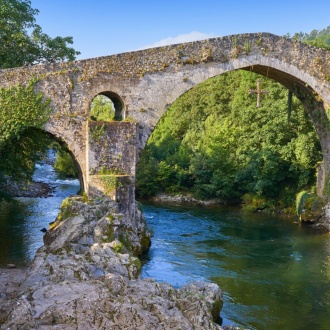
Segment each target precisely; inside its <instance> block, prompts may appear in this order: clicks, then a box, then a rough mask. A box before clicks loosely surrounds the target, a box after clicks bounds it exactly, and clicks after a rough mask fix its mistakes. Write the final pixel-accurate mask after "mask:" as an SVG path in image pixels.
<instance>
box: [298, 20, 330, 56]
mask: <svg viewBox="0 0 330 330" xmlns="http://www.w3.org/2000/svg"><path fill="white" fill-rule="evenodd" d="M292 38H293V39H294V40H299V41H302V42H304V43H306V44H309V45H312V46H315V47H319V48H324V49H328V50H330V26H328V27H327V28H325V29H323V30H320V31H318V30H312V31H311V32H310V33H303V32H300V33H295V34H294V36H293V37H292Z"/></svg>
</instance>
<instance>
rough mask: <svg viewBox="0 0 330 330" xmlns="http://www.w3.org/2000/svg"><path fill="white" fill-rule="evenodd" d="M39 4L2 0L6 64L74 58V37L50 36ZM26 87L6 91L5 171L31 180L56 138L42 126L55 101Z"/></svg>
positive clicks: (2, 102)
mask: <svg viewBox="0 0 330 330" xmlns="http://www.w3.org/2000/svg"><path fill="white" fill-rule="evenodd" d="M37 14H38V10H37V9H33V8H31V2H30V1H28V0H1V1H0V69H6V68H13V67H18V66H27V65H33V64H38V63H44V62H58V61H65V60H74V59H75V58H76V55H78V54H79V52H77V51H75V50H74V49H73V48H71V47H69V45H70V44H72V43H73V40H72V38H71V37H64V38H62V37H55V38H50V37H49V36H48V35H47V34H45V33H43V32H42V29H41V27H40V26H39V25H37V24H36V20H35V16H36V15H37ZM35 83H36V81H35V80H32V81H30V82H29V83H28V84H27V85H26V86H21V85H18V86H15V87H11V88H9V89H1V90H0V157H1V165H0V176H3V175H9V176H12V177H13V178H14V179H16V180H18V179H24V180H29V179H30V178H31V175H32V173H33V169H34V164H35V162H36V161H37V160H38V159H40V158H42V157H43V153H44V152H45V151H46V150H47V147H46V146H48V147H49V144H50V140H49V137H48V136H47V135H45V134H41V133H40V130H38V129H42V128H43V126H44V124H45V123H46V121H47V120H48V117H49V114H50V110H51V109H50V107H49V104H50V100H44V99H43V96H42V95H41V94H40V93H36V92H35V90H34V87H35Z"/></svg>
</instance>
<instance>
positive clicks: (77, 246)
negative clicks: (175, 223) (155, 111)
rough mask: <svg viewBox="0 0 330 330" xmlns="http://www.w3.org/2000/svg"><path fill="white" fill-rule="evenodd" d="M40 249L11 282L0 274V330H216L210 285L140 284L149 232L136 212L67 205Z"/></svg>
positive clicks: (99, 204) (105, 205)
mask: <svg viewBox="0 0 330 330" xmlns="http://www.w3.org/2000/svg"><path fill="white" fill-rule="evenodd" d="M44 243H45V245H44V246H43V247H41V248H40V249H39V250H38V251H37V253H36V256H35V258H34V260H33V262H32V265H31V266H30V267H29V269H28V270H27V271H26V273H25V272H22V273H20V272H19V270H13V272H12V274H16V277H14V278H16V279H15V281H13V282H12V283H11V284H8V281H9V278H10V271H12V270H8V271H5V272H4V273H3V274H4V275H3V276H2V277H3V283H4V286H5V289H3V288H2V291H3V292H0V297H1V306H4V307H3V308H4V310H3V311H2V315H1V319H0V323H1V324H2V326H1V329H18V328H22V329H23V328H25V329H32V328H33V329H39V328H40V329H41V328H42V329H50V328H53V327H55V326H56V327H57V329H73V328H72V326H73V325H74V328H77V327H78V328H79V329H118V330H119V329H138V328H139V329H179V328H181V329H193V328H194V329H200V330H202V329H222V328H221V327H220V326H219V325H218V324H216V323H214V321H213V319H214V318H217V317H218V316H219V312H220V308H221V306H222V298H221V290H220V288H219V287H218V286H217V285H216V284H212V283H201V282H198V283H191V284H189V285H187V286H184V287H182V288H180V289H174V288H173V287H172V286H170V285H168V284H166V283H157V282H156V281H154V280H153V279H141V278H140V269H141V262H140V260H139V259H138V258H137V256H138V255H141V253H143V251H144V250H145V249H147V248H148V247H149V244H150V234H149V233H148V231H147V229H146V224H145V222H144V219H143V218H142V214H141V212H140V211H139V210H138V208H136V215H135V217H134V219H133V221H132V219H129V218H128V217H126V216H125V215H124V214H120V213H119V212H118V206H117V204H116V203H115V202H113V201H111V200H110V199H109V198H107V197H105V196H104V197H102V198H99V199H96V200H94V201H88V203H85V202H84V201H83V199H82V198H81V197H76V198H70V199H67V200H66V201H65V202H64V203H63V205H62V207H61V212H60V214H59V216H58V217H57V220H56V221H55V223H54V224H53V225H52V228H51V229H50V230H48V232H47V233H46V234H45V236H44ZM24 274H27V276H26V278H24V276H25V275H24ZM20 276H21V277H20ZM20 280H22V282H21V283H19V282H20ZM6 287H7V288H8V289H6ZM14 288H16V290H14V291H11V290H13V289H14ZM6 290H7V291H6ZM8 290H9V291H8ZM6 292H7V293H6ZM9 293H10V294H9Z"/></svg>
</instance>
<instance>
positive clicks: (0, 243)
mask: <svg viewBox="0 0 330 330" xmlns="http://www.w3.org/2000/svg"><path fill="white" fill-rule="evenodd" d="M33 178H34V180H35V181H42V182H46V183H49V184H51V185H53V186H55V187H56V188H55V191H54V194H53V196H52V197H48V198H27V197H20V198H15V200H14V201H13V202H10V203H8V202H2V203H0V267H4V266H6V265H7V264H8V263H14V264H16V265H17V266H26V265H28V264H29V263H31V261H32V260H33V258H34V255H35V253H36V251H37V249H38V248H39V247H41V246H42V245H43V240H42V237H43V235H44V234H43V232H41V231H40V230H41V229H43V228H48V226H49V223H50V222H52V221H54V220H55V218H56V216H57V214H58V212H59V209H60V206H61V204H62V201H63V199H64V198H66V197H68V196H70V195H72V194H76V193H77V191H78V190H79V187H80V184H79V180H76V179H61V178H60V177H59V175H58V174H57V173H56V172H55V171H54V168H53V166H51V165H49V164H38V165H37V166H36V169H35V172H34V176H33Z"/></svg>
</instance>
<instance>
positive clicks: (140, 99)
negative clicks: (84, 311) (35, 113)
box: [0, 33, 330, 214]
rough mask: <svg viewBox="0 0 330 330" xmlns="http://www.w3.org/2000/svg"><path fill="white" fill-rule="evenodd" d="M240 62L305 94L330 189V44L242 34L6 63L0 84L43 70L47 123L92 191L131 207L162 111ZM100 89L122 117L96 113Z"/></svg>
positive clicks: (323, 187) (322, 182) (323, 186)
mask: <svg viewBox="0 0 330 330" xmlns="http://www.w3.org/2000/svg"><path fill="white" fill-rule="evenodd" d="M233 70H248V71H250V72H256V73H259V74H261V75H264V76H266V77H268V78H272V79H274V80H275V81H277V82H279V83H281V84H283V85H284V86H285V87H286V88H287V89H288V90H290V91H291V92H292V93H294V94H295V95H296V96H297V97H298V98H299V99H300V100H301V102H302V103H303V104H304V107H305V111H306V113H307V114H308V115H309V116H310V118H311V120H312V122H313V124H314V127H315V130H316V132H317V134H318V136H319V139H320V143H321V146H322V152H323V164H322V166H321V167H320V171H319V178H318V183H317V186H318V193H319V194H320V195H322V194H324V193H325V192H326V194H329V192H330V189H329V187H330V185H329V178H330V130H329V128H330V122H329V114H330V51H326V50H322V49H319V48H315V47H312V46H308V45H305V44H303V43H300V42H297V41H293V40H291V39H288V38H285V37H279V36H275V35H272V34H269V33H253V34H240V35H232V36H226V37H220V38H213V39H207V40H203V41H196V42H191V43H185V44H179V45H171V46H166V47H159V48H152V49H146V50H141V51H136V52H128V53H123V54H117V55H112V56H106V57H99V58H93V59H87V60H81V61H75V62H67V63H59V64H49V65H37V66H32V67H24V68H16V69H8V70H2V71H0V87H1V88H8V87H10V86H12V85H17V84H23V85H24V84H26V83H27V82H28V81H29V80H31V79H32V78H35V77H37V78H38V79H39V81H38V83H37V87H36V89H37V90H38V91H40V92H42V93H43V95H44V96H45V97H48V98H50V99H51V106H52V109H53V112H52V114H51V117H50V118H49V121H48V123H47V125H46V127H45V130H46V131H47V132H49V133H51V134H53V135H54V137H55V138H57V139H58V140H60V141H62V142H63V143H65V144H66V145H67V147H68V149H69V151H70V152H71V154H72V155H73V157H74V159H75V160H76V163H77V164H78V167H79V169H80V179H81V184H82V187H83V188H84V189H85V191H86V192H87V193H88V194H89V195H91V196H94V195H97V194H98V193H100V192H102V193H106V194H109V195H110V196H112V197H113V198H114V199H116V200H118V201H119V204H120V207H121V210H122V211H125V212H127V213H129V214H131V212H132V209H131V207H130V205H133V204H134V196H135V171H136V164H137V163H138V160H139V154H140V152H141V150H142V149H143V148H144V146H145V144H146V142H147V140H148V137H149V136H150V134H151V132H152V131H153V129H154V127H155V126H156V124H157V123H158V122H159V120H160V118H161V117H162V116H163V115H164V113H165V112H166V110H167V109H168V107H169V106H170V105H171V104H172V103H173V102H174V101H175V100H176V99H177V98H178V97H179V96H180V95H182V94H183V93H185V92H187V91H188V90H190V89H191V88H193V87H194V86H196V85H197V84H199V83H201V82H203V81H205V80H207V79H209V78H211V77H214V76H217V75H220V74H223V73H225V72H230V71H233ZM247 93H248V91H247ZM100 94H102V95H106V96H108V97H109V98H110V99H111V100H112V102H113V104H114V106H115V109H116V115H117V116H119V117H120V116H121V117H123V121H121V122H113V123H103V122H93V121H91V120H90V116H89V113H90V106H91V102H92V101H93V99H94V98H95V97H96V96H97V95H100ZM256 111H257V109H256Z"/></svg>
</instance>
